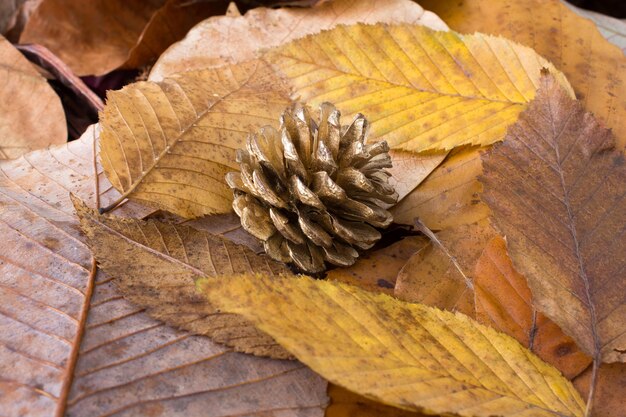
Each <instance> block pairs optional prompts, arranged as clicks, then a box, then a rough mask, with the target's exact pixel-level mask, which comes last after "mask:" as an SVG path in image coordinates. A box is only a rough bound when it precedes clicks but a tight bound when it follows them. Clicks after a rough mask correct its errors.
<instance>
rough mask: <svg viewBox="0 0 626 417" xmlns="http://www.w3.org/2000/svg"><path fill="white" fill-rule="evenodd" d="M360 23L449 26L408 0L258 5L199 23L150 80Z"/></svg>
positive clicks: (246, 56) (167, 54) (162, 60)
mask: <svg viewBox="0 0 626 417" xmlns="http://www.w3.org/2000/svg"><path fill="white" fill-rule="evenodd" d="M357 22H363V23H377V22H387V23H401V22H402V23H417V24H423V25H426V26H429V27H432V28H433V29H438V30H446V29H447V27H446V25H445V24H444V23H443V22H442V21H441V19H439V18H438V17H437V16H435V15H434V14H433V13H430V12H427V11H426V12H425V11H424V9H422V8H421V7H420V6H419V5H418V4H416V3H414V2H412V1H409V0H386V1H385V3H384V4H381V3H380V2H378V1H377V0H333V1H328V2H323V3H322V4H320V5H318V6H316V7H314V8H312V9H294V8H281V9H267V8H263V7H259V8H256V9H253V10H250V11H248V12H247V13H246V14H245V15H244V16H216V17H212V18H210V19H207V20H205V21H203V22H202V23H200V24H198V25H197V26H195V27H194V28H193V29H192V30H191V31H189V33H188V34H187V36H186V37H185V39H183V40H182V41H180V42H178V43H177V44H175V45H173V46H172V47H170V48H169V49H168V50H167V51H166V52H165V53H164V54H163V55H161V57H160V58H159V60H158V61H157V62H156V64H155V65H154V67H153V68H152V71H151V72H150V80H152V81H161V80H163V79H164V78H166V77H169V76H171V75H173V74H176V73H180V72H186V71H192V70H198V69H205V68H212V67H216V66H221V65H223V64H224V63H225V62H228V63H236V62H241V61H247V60H250V59H253V58H256V57H257V55H258V52H257V51H258V50H259V49H263V48H269V47H272V46H278V45H280V44H282V43H284V42H288V41H291V40H293V39H296V38H299V37H301V36H305V35H309V34H311V33H317V32H319V31H321V30H325V29H330V28H332V27H335V26H336V25H338V24H352V23H357ZM206 45H211V48H207V47H206ZM233 45H237V47H236V48H233ZM261 53H262V51H261Z"/></svg>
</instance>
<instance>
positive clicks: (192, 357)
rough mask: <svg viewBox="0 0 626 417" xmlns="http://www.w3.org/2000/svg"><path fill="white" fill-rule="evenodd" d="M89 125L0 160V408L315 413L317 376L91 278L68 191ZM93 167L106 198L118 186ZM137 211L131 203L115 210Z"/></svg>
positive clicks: (75, 181)
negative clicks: (197, 330)
mask: <svg viewBox="0 0 626 417" xmlns="http://www.w3.org/2000/svg"><path fill="white" fill-rule="evenodd" d="M94 134H95V133H94V131H93V129H90V130H89V131H88V132H87V133H86V134H85V135H84V136H83V138H81V139H80V140H77V141H74V142H72V143H70V144H68V145H63V146H59V147H53V148H50V149H47V150H43V151H37V152H33V153H30V154H26V155H25V156H23V157H22V158H20V159H18V160H16V161H9V162H0V236H2V243H1V246H0V248H1V249H0V299H1V300H0V329H1V330H0V392H1V393H2V395H0V409H1V410H2V414H5V415H16V416H29V417H31V416H33V417H37V416H52V415H59V416H60V415H65V414H67V415H71V416H89V417H94V416H105V415H111V414H113V413H117V412H119V413H118V415H161V416H172V417H176V416H191V415H204V416H206V415H210V416H224V415H233V414H241V413H244V414H250V415H254V414H259V415H261V414H264V413H266V414H269V413H271V412H273V411H272V410H276V409H279V410H281V409H284V410H285V411H283V412H284V413H287V414H289V413H292V414H290V415H298V416H303V417H304V416H306V417H314V416H321V415H322V414H323V408H324V406H325V404H326V402H327V400H326V395H325V390H326V383H325V382H324V381H323V380H322V379H321V378H319V377H317V376H315V375H314V374H313V373H312V372H311V371H309V370H308V369H306V368H304V367H303V366H302V365H301V364H299V363H297V362H285V361H275V360H270V359H261V358H253V357H248V356H243V355H241V354H237V353H233V352H230V351H228V350H226V349H224V348H222V347H220V346H218V345H215V344H213V343H212V342H210V341H209V340H208V339H207V338H205V337H201V336H193V335H190V334H189V333H186V332H182V331H176V330H174V329H173V328H171V327H168V326H166V325H164V324H162V323H160V322H157V321H155V320H153V319H151V318H149V317H148V316H147V315H146V314H145V313H144V312H142V310H141V309H140V308H138V307H135V306H133V305H131V304H130V303H128V302H127V301H125V300H123V299H122V298H121V295H120V293H119V292H118V291H117V290H116V289H115V288H114V287H113V283H112V282H111V280H109V279H107V278H105V277H104V276H102V275H101V274H98V276H97V277H95V282H94V277H93V274H92V264H91V254H90V251H89V249H88V247H87V245H86V244H85V243H83V236H82V235H81V234H80V232H79V225H78V219H77V218H76V217H75V216H74V213H73V211H74V210H73V207H72V205H71V202H70V199H69V193H70V192H72V193H74V194H76V195H78V196H79V197H80V198H82V199H83V200H86V201H93V199H94V198H95V194H96V190H95V187H94V185H95V178H94V165H93V160H94V159H93V158H94V155H93V150H94V146H93V137H94ZM98 172H99V179H100V190H101V192H100V194H101V200H102V203H103V204H108V203H109V202H111V201H113V200H115V199H116V198H117V197H118V196H119V194H118V193H117V192H116V191H115V190H114V189H112V188H111V187H110V185H109V184H108V183H107V181H106V179H105V178H104V174H102V172H101V168H99V167H98ZM149 212H150V211H149V210H146V209H144V208H141V207H138V206H136V205H135V206H134V205H133V204H132V203H127V204H125V205H124V206H123V207H121V208H120V209H119V210H118V214H122V215H132V216H133V217H142V216H144V215H146V214H148V213H149ZM89 294H91V298H90V297H89ZM232 398H238V400H237V401H232ZM207 404H211V405H212V407H210V408H207V406H206V405H207Z"/></svg>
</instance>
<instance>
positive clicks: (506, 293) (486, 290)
mask: <svg viewBox="0 0 626 417" xmlns="http://www.w3.org/2000/svg"><path fill="white" fill-rule="evenodd" d="M474 295H475V299H476V319H477V320H478V321H480V322H481V323H484V324H488V325H490V326H492V327H493V328H494V329H497V330H499V331H501V332H503V333H506V334H508V335H509V336H511V337H514V338H515V339H516V340H517V341H518V342H520V343H521V344H522V345H524V346H526V347H528V348H529V349H531V350H532V351H533V352H535V353H536V354H537V356H539V357H540V358H541V359H543V360H544V361H546V362H548V363H549V364H551V365H553V366H554V367H555V368H557V369H558V370H560V371H561V372H563V375H565V376H566V377H567V378H568V379H573V378H574V377H575V376H576V375H578V374H580V373H581V372H582V371H584V370H585V369H586V368H587V367H588V366H589V364H590V363H591V358H590V357H589V356H587V355H585V354H584V353H582V352H581V351H580V349H578V347H577V346H576V343H575V342H574V341H573V340H572V339H571V338H570V337H569V336H567V335H565V334H564V333H563V331H562V330H561V329H560V328H559V327H558V326H557V325H556V324H555V323H554V322H553V321H551V320H550V319H548V318H547V317H546V316H545V315H543V314H542V313H538V312H537V311H536V309H535V307H534V306H533V304H532V297H531V294H530V289H529V288H528V284H527V283H526V278H524V276H523V275H522V274H520V273H519V272H517V271H516V270H515V268H513V264H512V263H511V260H510V259H509V256H508V254H507V250H506V242H505V241H504V239H503V238H502V237H500V236H495V237H493V238H492V239H491V240H490V241H489V243H488V244H487V246H486V247H485V249H484V250H483V253H482V255H480V258H479V259H478V262H477V263H476V268H475V270H474Z"/></svg>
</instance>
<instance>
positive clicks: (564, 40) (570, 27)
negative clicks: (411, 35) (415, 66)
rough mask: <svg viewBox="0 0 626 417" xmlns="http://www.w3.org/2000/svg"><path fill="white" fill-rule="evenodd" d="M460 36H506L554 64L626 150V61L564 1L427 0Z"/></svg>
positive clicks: (590, 23) (431, 7)
mask: <svg viewBox="0 0 626 417" xmlns="http://www.w3.org/2000/svg"><path fill="white" fill-rule="evenodd" d="M420 3H421V4H422V6H424V7H425V8H427V9H429V10H433V11H434V12H435V13H437V14H438V15H439V16H441V18H442V19H443V20H444V21H445V22H446V23H448V24H449V25H450V27H451V28H452V29H454V30H457V31H459V32H464V33H474V32H476V31H479V32H487V33H493V34H497V35H501V36H505V37H507V38H509V39H512V40H514V41H516V42H519V43H521V44H523V45H526V46H529V47H531V48H533V49H534V50H536V51H537V53H539V54H541V55H542V56H544V57H545V58H546V59H548V60H550V61H551V62H552V63H553V64H554V65H555V66H556V67H557V68H559V69H560V70H561V71H563V73H564V74H565V76H567V79H568V80H569V81H570V83H571V84H572V87H573V88H574V91H575V92H576V96H577V97H578V98H579V99H581V100H582V102H583V106H584V107H585V108H586V109H587V110H588V111H590V112H592V113H593V114H595V115H596V117H598V118H600V119H601V120H602V121H603V122H604V123H605V124H606V125H607V126H608V127H609V128H611V129H613V132H614V133H615V136H616V137H617V143H618V144H619V145H620V147H623V146H624V145H626V128H625V126H624V123H623V122H624V119H626V57H625V56H624V54H623V52H622V51H621V50H620V49H619V48H618V47H616V46H615V45H612V44H610V43H609V42H608V41H607V40H606V39H604V37H603V36H602V34H601V33H600V32H599V31H598V29H597V28H596V26H595V25H594V24H593V23H592V22H590V21H589V20H587V19H585V18H582V17H580V16H578V15H577V14H576V13H574V12H572V11H571V10H569V9H568V8H567V6H566V5H565V3H564V2H561V1H558V0H524V1H517V0H500V1H497V2H494V1H492V0H464V1H458V0H422V1H420Z"/></svg>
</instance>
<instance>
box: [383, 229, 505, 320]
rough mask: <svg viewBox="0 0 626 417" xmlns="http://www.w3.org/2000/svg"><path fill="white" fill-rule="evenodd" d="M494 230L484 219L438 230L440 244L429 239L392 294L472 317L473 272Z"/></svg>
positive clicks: (412, 260) (408, 266)
mask: <svg viewBox="0 0 626 417" xmlns="http://www.w3.org/2000/svg"><path fill="white" fill-rule="evenodd" d="M493 233H494V231H493V229H492V228H491V226H490V225H489V223H488V222H487V221H486V220H483V221H481V222H479V223H473V224H467V225H460V226H458V227H456V228H451V229H446V230H443V231H441V232H439V233H438V234H437V236H436V237H437V239H438V240H439V242H440V243H439V244H438V243H435V242H431V243H430V244H429V245H428V246H427V247H426V248H424V250H422V251H420V252H418V253H417V254H416V255H414V256H413V257H412V258H411V259H409V261H408V262H407V263H406V265H405V266H404V267H403V268H402V270H401V271H400V273H399V274H398V279H397V281H396V288H395V291H394V295H395V296H396V297H398V298H400V299H401V300H405V301H411V302H416V303H422V304H426V305H431V306H436V307H439V308H441V309H445V310H450V311H460V312H462V313H464V314H466V315H468V316H470V317H474V315H475V312H474V293H473V288H472V285H473V284H472V272H473V270H474V265H475V263H476V260H477V259H478V258H479V256H480V254H481V252H482V248H483V247H484V246H485V244H486V243H487V242H488V241H489V239H490V238H491V237H492V236H493ZM442 247H443V248H445V249H442ZM452 257H454V260H455V262H456V263H457V264H458V265H455V264H454V262H453V261H452V259H451V258H452ZM459 269H460V270H461V271H462V273H461V271H459Z"/></svg>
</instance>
